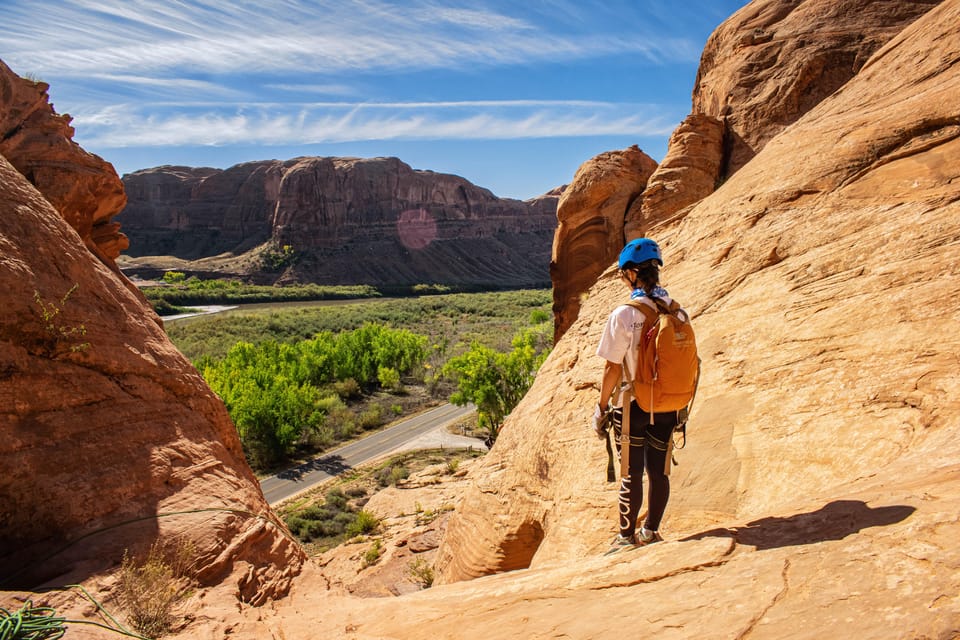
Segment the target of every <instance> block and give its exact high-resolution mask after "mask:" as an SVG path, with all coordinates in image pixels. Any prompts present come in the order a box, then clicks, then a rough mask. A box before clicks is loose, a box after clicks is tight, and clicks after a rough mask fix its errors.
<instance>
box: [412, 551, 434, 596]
mask: <svg viewBox="0 0 960 640" xmlns="http://www.w3.org/2000/svg"><path fill="white" fill-rule="evenodd" d="M407 574H408V575H409V576H410V577H411V578H412V579H413V581H414V582H416V583H418V584H419V585H420V586H421V587H423V588H424V589H429V588H430V587H431V586H433V579H434V574H433V567H431V566H430V563H428V562H427V561H426V560H424V559H423V558H417V559H416V560H413V561H411V562H410V564H408V565H407Z"/></svg>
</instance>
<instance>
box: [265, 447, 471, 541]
mask: <svg viewBox="0 0 960 640" xmlns="http://www.w3.org/2000/svg"><path fill="white" fill-rule="evenodd" d="M479 455H481V452H480V451H468V450H463V449H461V450H450V449H445V450H440V449H433V450H424V451H408V452H405V453H402V454H399V455H396V456H393V457H391V458H389V459H387V460H385V461H383V462H381V463H380V464H378V465H375V466H371V467H369V468H366V469H362V470H352V471H349V472H347V473H346V474H343V475H341V476H340V477H339V478H336V479H334V480H331V481H330V482H328V483H326V484H325V485H324V486H323V487H321V488H320V489H316V490H313V491H310V492H308V493H306V494H304V495H303V496H301V497H300V498H298V499H296V500H294V501H291V502H288V503H287V504H284V505H282V506H281V507H280V508H279V509H278V511H277V513H278V514H279V515H280V517H281V518H283V520H284V522H286V524H287V527H289V528H290V531H291V533H293V534H294V535H295V536H297V538H298V539H299V540H300V541H301V542H303V543H304V546H305V547H306V548H307V550H308V551H310V552H311V553H322V552H324V551H326V550H327V549H330V548H332V547H335V546H337V545H338V544H340V543H342V542H344V541H346V540H348V539H350V538H353V537H355V536H357V535H366V534H373V533H375V532H376V531H377V528H378V527H379V520H378V519H377V518H376V516H374V515H373V514H371V513H370V512H369V511H365V510H364V509H363V507H364V505H366V503H367V501H368V500H369V499H370V497H371V496H372V495H373V494H374V493H376V492H377V491H379V490H380V489H382V488H384V487H387V486H391V485H395V484H397V483H398V482H402V481H403V479H405V478H407V477H408V476H409V475H410V474H411V473H416V472H417V471H420V470H422V469H424V468H426V467H428V466H431V465H436V464H445V465H446V471H445V473H449V474H453V473H455V472H456V470H457V467H458V465H459V463H460V461H461V460H464V459H467V458H475V457H477V456H479ZM418 515H421V514H418ZM437 515H439V514H437Z"/></svg>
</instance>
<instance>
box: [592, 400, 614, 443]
mask: <svg viewBox="0 0 960 640" xmlns="http://www.w3.org/2000/svg"><path fill="white" fill-rule="evenodd" d="M592 424H593V430H594V431H595V432H596V434H597V437H598V438H600V439H601V440H603V439H604V438H606V437H607V429H608V428H609V427H610V411H609V410H608V411H604V410H603V409H601V408H600V405H599V404H597V405H595V406H594V408H593V422H592Z"/></svg>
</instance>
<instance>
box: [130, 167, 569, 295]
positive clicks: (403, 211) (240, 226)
mask: <svg viewBox="0 0 960 640" xmlns="http://www.w3.org/2000/svg"><path fill="white" fill-rule="evenodd" d="M124 183H125V185H126V186H127V190H128V194H129V204H128V205H127V208H126V209H125V210H124V212H123V214H122V215H121V216H120V217H119V220H120V221H121V222H122V223H123V225H124V229H125V231H126V232H127V233H128V235H129V236H130V238H131V248H130V252H129V253H130V255H132V256H136V257H142V256H158V255H172V256H176V257H179V258H181V259H185V260H193V261H197V260H199V262H197V264H196V265H194V266H195V268H196V269H198V270H199V269H203V268H204V264H205V263H204V262H203V260H202V259H203V258H209V257H211V256H215V255H217V254H224V253H228V254H232V255H236V256H239V255H241V254H245V253H247V252H249V251H251V250H252V249H254V248H255V247H257V246H258V245H263V244H264V243H268V244H269V246H271V247H274V248H276V247H283V246H289V247H291V248H292V250H293V251H294V252H295V253H296V255H297V259H296V261H294V262H293V263H292V264H290V265H288V268H286V270H285V271H284V272H283V273H274V274H272V275H271V274H264V273H262V272H263V265H262V263H260V262H257V261H256V260H254V261H252V262H251V261H250V260H247V261H246V264H245V265H244V264H243V262H244V261H243V260H236V261H233V262H232V263H231V262H230V261H221V267H220V268H221V269H224V270H231V269H232V270H234V271H235V272H237V273H238V274H245V275H250V274H257V273H259V274H260V275H262V276H264V277H267V278H270V277H272V278H274V279H276V278H282V279H283V280H284V281H290V280H306V281H312V282H319V283H324V284H374V285H410V284H420V283H441V284H456V285H481V286H531V285H535V286H544V285H545V284H547V283H548V282H549V273H548V263H549V252H550V244H551V242H552V239H553V232H554V229H555V228H556V201H557V199H558V197H559V196H558V195H549V194H548V195H545V196H543V197H541V198H538V199H535V200H532V201H530V202H521V201H518V200H510V199H503V198H497V197H496V196H494V195H493V194H492V193H490V191H488V190H486V189H482V188H480V187H477V186H475V185H473V184H471V183H470V182H468V181H467V180H465V179H463V178H460V177H459V176H453V175H446V174H440V173H434V172H432V171H417V170H414V169H412V168H411V167H410V166H409V165H407V164H405V163H404V162H401V161H400V160H398V159H396V158H367V159H361V158H316V157H310V158H296V159H293V160H288V161H264V162H252V163H246V164H242V165H237V166H234V167H231V168H230V169H228V170H226V171H220V170H215V169H191V168H186V167H158V168H155V169H147V170H144V171H138V172H136V173H133V174H130V175H127V176H124ZM154 262H156V261H154ZM206 264H208V265H209V264H210V262H209V261H207V263H206Z"/></svg>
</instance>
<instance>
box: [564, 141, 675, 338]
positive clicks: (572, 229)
mask: <svg viewBox="0 0 960 640" xmlns="http://www.w3.org/2000/svg"><path fill="white" fill-rule="evenodd" d="M656 168H657V163H656V162H655V161H654V160H653V159H652V158H650V156H648V155H647V154H645V153H644V152H643V151H641V150H640V149H639V148H638V147H637V146H636V145H634V146H632V147H629V148H627V149H623V150H621V151H608V152H606V153H601V154H600V155H598V156H596V157H595V158H592V159H590V160H588V161H587V162H584V163H583V164H582V165H580V168H579V169H577V173H576V175H575V176H574V178H573V182H571V183H570V184H569V185H568V186H567V188H566V189H565V190H564V192H563V195H562V196H561V198H560V202H559V204H558V205H557V220H558V223H559V224H558V226H557V232H556V234H555V236H554V240H553V252H552V255H551V259H550V277H551V279H552V280H553V311H554V327H555V331H554V335H555V338H557V339H559V338H560V336H562V335H563V333H564V332H565V331H566V330H567V328H568V327H569V326H570V324H572V323H573V321H574V320H576V319H577V313H578V312H579V311H580V298H581V296H582V295H583V294H584V292H586V290H587V289H588V288H589V287H590V285H592V284H593V283H594V282H595V281H596V279H597V276H598V275H600V273H602V272H603V270H604V269H606V268H607V266H609V264H610V261H611V260H615V259H616V257H617V255H618V254H619V253H620V249H621V248H623V242H622V240H621V238H622V237H623V224H624V217H625V216H626V213H627V211H628V210H629V208H630V205H631V203H632V202H633V201H634V200H635V199H636V198H637V197H638V196H639V195H640V194H641V193H642V192H643V189H644V187H645V186H646V184H647V180H648V179H649V178H650V175H651V174H652V173H653V172H654V170H655V169H656Z"/></svg>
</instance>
